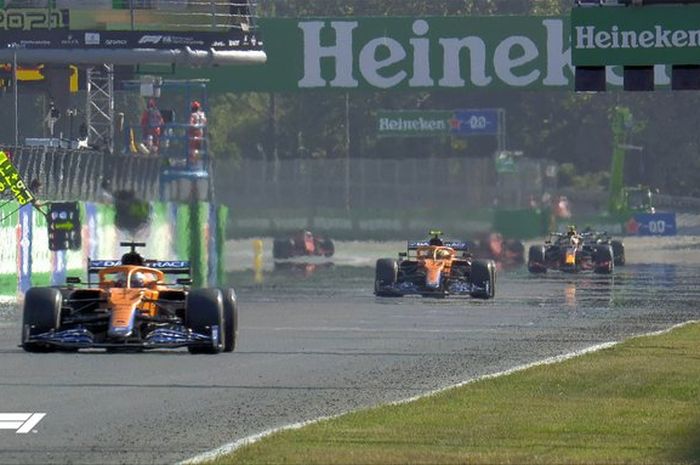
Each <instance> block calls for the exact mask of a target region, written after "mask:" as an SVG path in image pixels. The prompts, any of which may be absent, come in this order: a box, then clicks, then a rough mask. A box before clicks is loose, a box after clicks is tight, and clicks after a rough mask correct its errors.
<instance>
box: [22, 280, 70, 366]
mask: <svg viewBox="0 0 700 465" xmlns="http://www.w3.org/2000/svg"><path fill="white" fill-rule="evenodd" d="M62 302H63V296H62V295H61V291H60V290H58V289H54V288H51V287H33V288H31V289H29V290H28V291H27V293H26V295H25V296H24V308H23V310H22V348H23V349H24V350H25V351H27V352H54V351H55V350H56V348H55V347H52V346H50V345H48V344H41V343H38V342H28V339H29V336H35V335H37V334H42V333H47V332H49V331H51V330H57V329H58V328H59V327H60V326H61V304H62Z"/></svg>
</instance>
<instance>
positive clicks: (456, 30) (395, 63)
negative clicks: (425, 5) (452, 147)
mask: <svg viewBox="0 0 700 465" xmlns="http://www.w3.org/2000/svg"><path fill="white" fill-rule="evenodd" d="M510 22H512V23H513V26H514V27H515V26H520V27H521V28H522V25H523V24H527V25H528V26H530V27H527V26H526V28H527V30H522V31H518V30H517V29H514V28H513V27H509V24H510ZM532 24H533V22H532V21H529V22H527V23H526V22H525V21H524V20H522V19H519V18H516V19H515V20H514V21H513V20H510V19H508V18H502V17H501V18H499V17H481V18H478V22H477V21H473V22H472V21H470V20H465V18H454V17H453V18H427V19H416V20H408V19H406V18H360V19H357V20H340V19H337V20H336V19H334V20H318V21H300V22H299V23H298V28H299V31H300V32H301V36H302V42H303V69H302V73H301V76H300V79H299V80H298V82H297V85H298V87H299V88H307V89H315V88H338V89H353V88H374V89H396V88H409V89H420V88H436V87H437V88H445V89H455V88H482V89H483V88H488V87H494V86H503V87H517V88H528V87H541V86H543V85H544V86H552V87H557V86H565V85H567V84H568V83H569V80H570V78H571V76H572V69H571V49H570V47H569V46H568V42H569V40H568V36H566V37H565V35H566V34H565V31H564V21H563V20H562V19H561V18H552V17H542V18H538V19H537V23H536V24H537V28H534V29H533V28H532V26H531V25H532ZM470 26H473V27H470ZM509 31H515V32H514V33H510V32H509ZM407 124H409V126H410V125H412V124H413V123H410V122H409V123H407ZM416 124H418V125H420V124H428V125H430V122H425V121H424V122H420V121H417V122H416Z"/></svg>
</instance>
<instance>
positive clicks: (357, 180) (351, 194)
mask: <svg viewBox="0 0 700 465" xmlns="http://www.w3.org/2000/svg"><path fill="white" fill-rule="evenodd" d="M544 169H545V163H544V162H542V161H540V160H531V159H524V160H519V161H518V163H517V171H516V172H509V173H497V172H496V169H495V166H494V162H493V160H492V159H490V158H434V159H425V158H405V159H400V160H397V159H370V158H357V159H352V160H344V159H293V160H280V161H277V162H274V161H263V160H252V159H245V160H242V161H240V162H239V163H238V164H235V165H234V164H224V163H219V164H218V165H217V168H216V175H215V179H216V192H217V197H218V199H219V200H220V201H222V202H224V203H226V204H228V205H231V206H233V207H234V208H245V209H285V208H289V209H297V208H318V209H346V210H348V211H352V210H364V211H366V210H372V209H382V210H409V211H410V210H412V209H431V208H439V209H455V210H458V211H464V210H465V209H479V208H485V207H487V208H488V207H492V206H494V205H499V206H501V207H505V208H527V207H528V203H529V200H530V198H531V196H534V197H536V198H538V199H539V198H540V197H541V195H542V190H543V185H544V182H545V181H544V179H545V178H544Z"/></svg>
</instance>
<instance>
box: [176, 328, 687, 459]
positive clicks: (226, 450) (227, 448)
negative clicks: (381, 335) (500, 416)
mask: <svg viewBox="0 0 700 465" xmlns="http://www.w3.org/2000/svg"><path fill="white" fill-rule="evenodd" d="M698 322H700V320H691V321H686V322H685V323H679V324H677V325H673V326H671V327H670V328H667V329H662V330H660V331H653V332H650V333H644V334H640V335H638V336H634V337H631V338H629V339H635V338H639V337H647V336H660V335H662V334H666V333H669V332H671V331H673V330H674V329H678V328H682V327H683V326H687V325H690V324H694V323H698ZM629 339H627V340H629ZM621 342H622V341H613V342H604V343H602V344H596V345H594V346H591V347H586V348H585V349H581V350H577V351H575V352H569V353H567V354H562V355H557V356H554V357H549V358H545V359H543V360H539V361H536V362H532V363H526V364H524V365H518V366H516V367H513V368H509V369H508V370H504V371H499V372H497V373H491V374H487V375H482V376H477V377H476V378H471V379H469V380H467V381H462V382H461V383H457V384H452V385H450V386H445V387H442V388H440V389H435V390H433V391H429V392H426V393H423V394H419V395H417V396H413V397H409V398H408V399H402V400H397V401H394V402H389V403H388V404H386V405H401V404H406V403H409V402H413V401H416V400H419V399H422V398H425V397H430V396H434V395H436V394H440V393H442V392H445V391H448V390H451V389H455V388H460V387H463V386H466V385H468V384H473V383H476V382H478V381H483V380H486V379H493V378H500V377H501V376H508V375H511V374H513V373H517V372H519V371H523V370H527V369H529V368H534V367H538V366H542V365H551V364H554V363H560V362H563V361H566V360H569V359H572V358H576V357H580V356H582V355H586V354H590V353H593V352H598V351H600V350H604V349H609V348H610V347H614V346H616V345H618V344H620V343H621ZM375 407H379V405H376V406H373V407H369V408H375ZM360 410H366V408H363V409H360ZM355 411H357V410H348V411H346V412H342V413H338V414H336V415H330V416H324V417H318V418H314V419H312V420H307V421H302V422H299V423H291V424H288V425H284V426H280V427H277V428H271V429H268V430H266V431H262V432H260V433H257V434H253V435H251V436H247V437H244V438H241V439H239V440H237V441H234V442H231V443H228V444H224V445H223V446H221V447H217V448H216V449H212V450H209V451H206V452H202V453H201V454H198V455H195V456H194V457H191V458H189V459H185V460H182V461H180V462H177V463H176V464H175V465H195V464H200V463H205V462H209V461H212V460H214V459H217V458H219V457H220V456H222V455H228V454H230V453H232V452H235V451H236V450H238V449H240V448H241V447H244V446H248V445H250V444H253V443H255V442H258V441H260V440H261V439H263V438H265V437H267V436H270V435H272V434H275V433H279V432H281V431H291V430H296V429H300V428H303V427H305V426H309V425H313V424H315V423H319V422H322V421H326V420H332V419H335V418H338V417H340V416H343V415H345V414H348V413H351V412H355Z"/></svg>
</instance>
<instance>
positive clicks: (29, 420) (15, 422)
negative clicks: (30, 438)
mask: <svg viewBox="0 0 700 465" xmlns="http://www.w3.org/2000/svg"><path fill="white" fill-rule="evenodd" d="M45 416H46V414H45V413H0V429H13V430H15V433H17V434H27V433H29V432H30V431H33V430H34V428H35V427H36V425H38V424H39V422H40V421H41V420H42V419H43V418H44V417H45Z"/></svg>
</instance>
